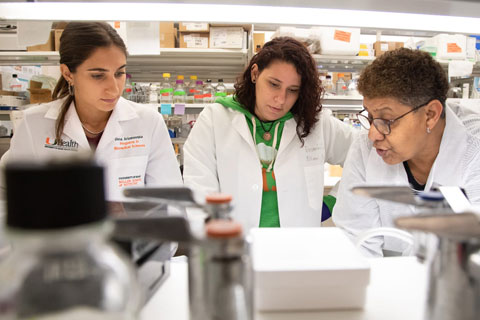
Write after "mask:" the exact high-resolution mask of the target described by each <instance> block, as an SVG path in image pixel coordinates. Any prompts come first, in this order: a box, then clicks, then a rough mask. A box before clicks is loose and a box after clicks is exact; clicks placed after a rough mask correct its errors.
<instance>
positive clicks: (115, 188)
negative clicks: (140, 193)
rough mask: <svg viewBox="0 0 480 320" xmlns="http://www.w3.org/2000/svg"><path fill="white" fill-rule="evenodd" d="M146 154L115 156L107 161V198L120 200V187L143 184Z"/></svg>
mask: <svg viewBox="0 0 480 320" xmlns="http://www.w3.org/2000/svg"><path fill="white" fill-rule="evenodd" d="M147 161H148V156H137V157H125V158H115V159H110V160H108V161H107V170H106V171H107V172H106V177H107V180H106V181H107V183H106V185H107V196H108V198H109V200H122V199H123V198H124V197H123V194H122V189H123V188H125V187H140V186H143V185H144V184H145V170H146V168H147Z"/></svg>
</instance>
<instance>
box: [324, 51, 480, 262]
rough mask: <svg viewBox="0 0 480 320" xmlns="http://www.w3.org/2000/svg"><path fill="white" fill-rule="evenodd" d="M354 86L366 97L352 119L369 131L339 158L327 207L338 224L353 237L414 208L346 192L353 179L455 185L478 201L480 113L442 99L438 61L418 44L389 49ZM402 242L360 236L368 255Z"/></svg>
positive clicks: (399, 248)
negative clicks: (338, 175) (334, 196)
mask: <svg viewBox="0 0 480 320" xmlns="http://www.w3.org/2000/svg"><path fill="white" fill-rule="evenodd" d="M358 90H359V91H360V93H361V94H362V95H363V97H364V100H363V104H364V110H363V111H362V112H360V113H359V115H358V119H359V120H360V123H361V124H362V125H363V126H364V127H365V128H366V129H367V130H368V131H366V132H364V133H363V134H361V135H359V136H358V137H357V138H358V139H357V140H356V141H355V143H354V144H353V145H352V148H351V149H350V152H349V155H348V158H347V161H346V163H345V167H344V170H343V177H342V181H341V182H340V188H339V193H338V201H337V204H336V206H335V209H334V212H333V220H334V222H335V224H336V225H337V226H339V227H341V228H343V229H344V230H345V231H346V232H347V234H349V235H350V236H352V237H356V236H358V234H360V233H362V232H363V231H366V230H368V229H370V228H376V227H380V226H386V227H391V226H393V221H394V219H395V218H396V217H399V216H402V215H409V214H410V215H411V214H415V211H414V209H413V208H412V207H411V206H407V205H398V204H394V203H389V202H385V201H377V200H374V199H369V198H363V197H360V196H356V195H352V194H351V192H350V188H352V187H353V186H358V185H366V184H370V185H372V184H375V185H379V184H389V185H407V186H410V187H411V188H412V189H413V191H414V192H415V191H416V192H419V191H429V190H432V189H433V188H435V187H437V186H442V185H443V186H460V187H462V188H464V189H465V191H466V194H467V196H468V197H469V199H470V201H471V202H472V203H475V204H479V203H480V166H479V163H480V130H479V127H480V114H479V112H478V111H476V112H475V111H470V110H472V109H471V108H470V107H469V106H466V105H462V104H464V103H465V102H462V103H461V104H460V105H451V104H448V105H447V104H446V98H447V91H448V81H447V77H446V74H445V72H444V70H443V69H442V67H441V65H440V64H439V63H438V62H436V61H435V60H434V59H433V58H432V57H431V56H430V55H429V54H428V53H426V52H422V51H418V50H410V49H406V48H401V49H397V50H395V51H391V52H387V53H385V54H383V55H382V56H380V57H379V58H377V59H376V60H375V61H374V62H373V63H372V64H371V65H369V66H368V67H367V68H365V70H364V71H363V73H362V75H361V76H360V79H359V81H358ZM477 107H478V106H477ZM404 249H406V248H405V247H404V246H403V245H402V244H401V243H400V242H396V241H395V240H394V239H391V238H387V237H385V238H373V239H371V240H370V241H368V242H366V243H364V251H365V253H366V254H368V255H382V254H383V251H384V250H390V251H396V252H403V251H404Z"/></svg>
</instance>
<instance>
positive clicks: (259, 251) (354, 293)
mask: <svg viewBox="0 0 480 320" xmlns="http://www.w3.org/2000/svg"><path fill="white" fill-rule="evenodd" d="M251 235H252V241H253V244H252V260H253V269H254V277H255V279H254V281H255V307H256V308H257V309H259V310H262V311H268V310H316V309H352V308H362V307H363V306H364V304H365V298H366V289H367V285H368V283H369V281H370V266H369V263H368V260H367V259H366V258H365V257H363V256H362V255H361V253H360V252H359V251H358V250H357V249H356V248H355V247H354V245H353V243H352V242H351V241H350V239H348V238H347V236H346V235H345V234H344V233H343V231H342V230H340V229H338V228H261V229H253V230H252V231H251Z"/></svg>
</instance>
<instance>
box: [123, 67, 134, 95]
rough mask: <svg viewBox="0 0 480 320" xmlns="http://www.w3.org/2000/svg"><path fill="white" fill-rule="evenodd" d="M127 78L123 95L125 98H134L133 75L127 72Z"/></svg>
mask: <svg viewBox="0 0 480 320" xmlns="http://www.w3.org/2000/svg"><path fill="white" fill-rule="evenodd" d="M126 78H127V79H126V80H125V89H124V90H123V95H122V96H123V97H124V98H125V99H128V100H132V94H133V91H132V81H131V79H132V76H131V75H130V74H128V73H127V75H126Z"/></svg>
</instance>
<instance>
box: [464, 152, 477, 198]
mask: <svg viewBox="0 0 480 320" xmlns="http://www.w3.org/2000/svg"><path fill="white" fill-rule="evenodd" d="M468 162H469V163H468V166H467V167H466V169H465V178H464V181H466V185H465V192H466V193H467V197H468V200H470V202H471V203H472V204H473V205H475V206H479V205H480V145H479V146H478V147H477V150H476V154H475V155H474V156H473V157H472V158H471V159H469V160H468Z"/></svg>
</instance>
